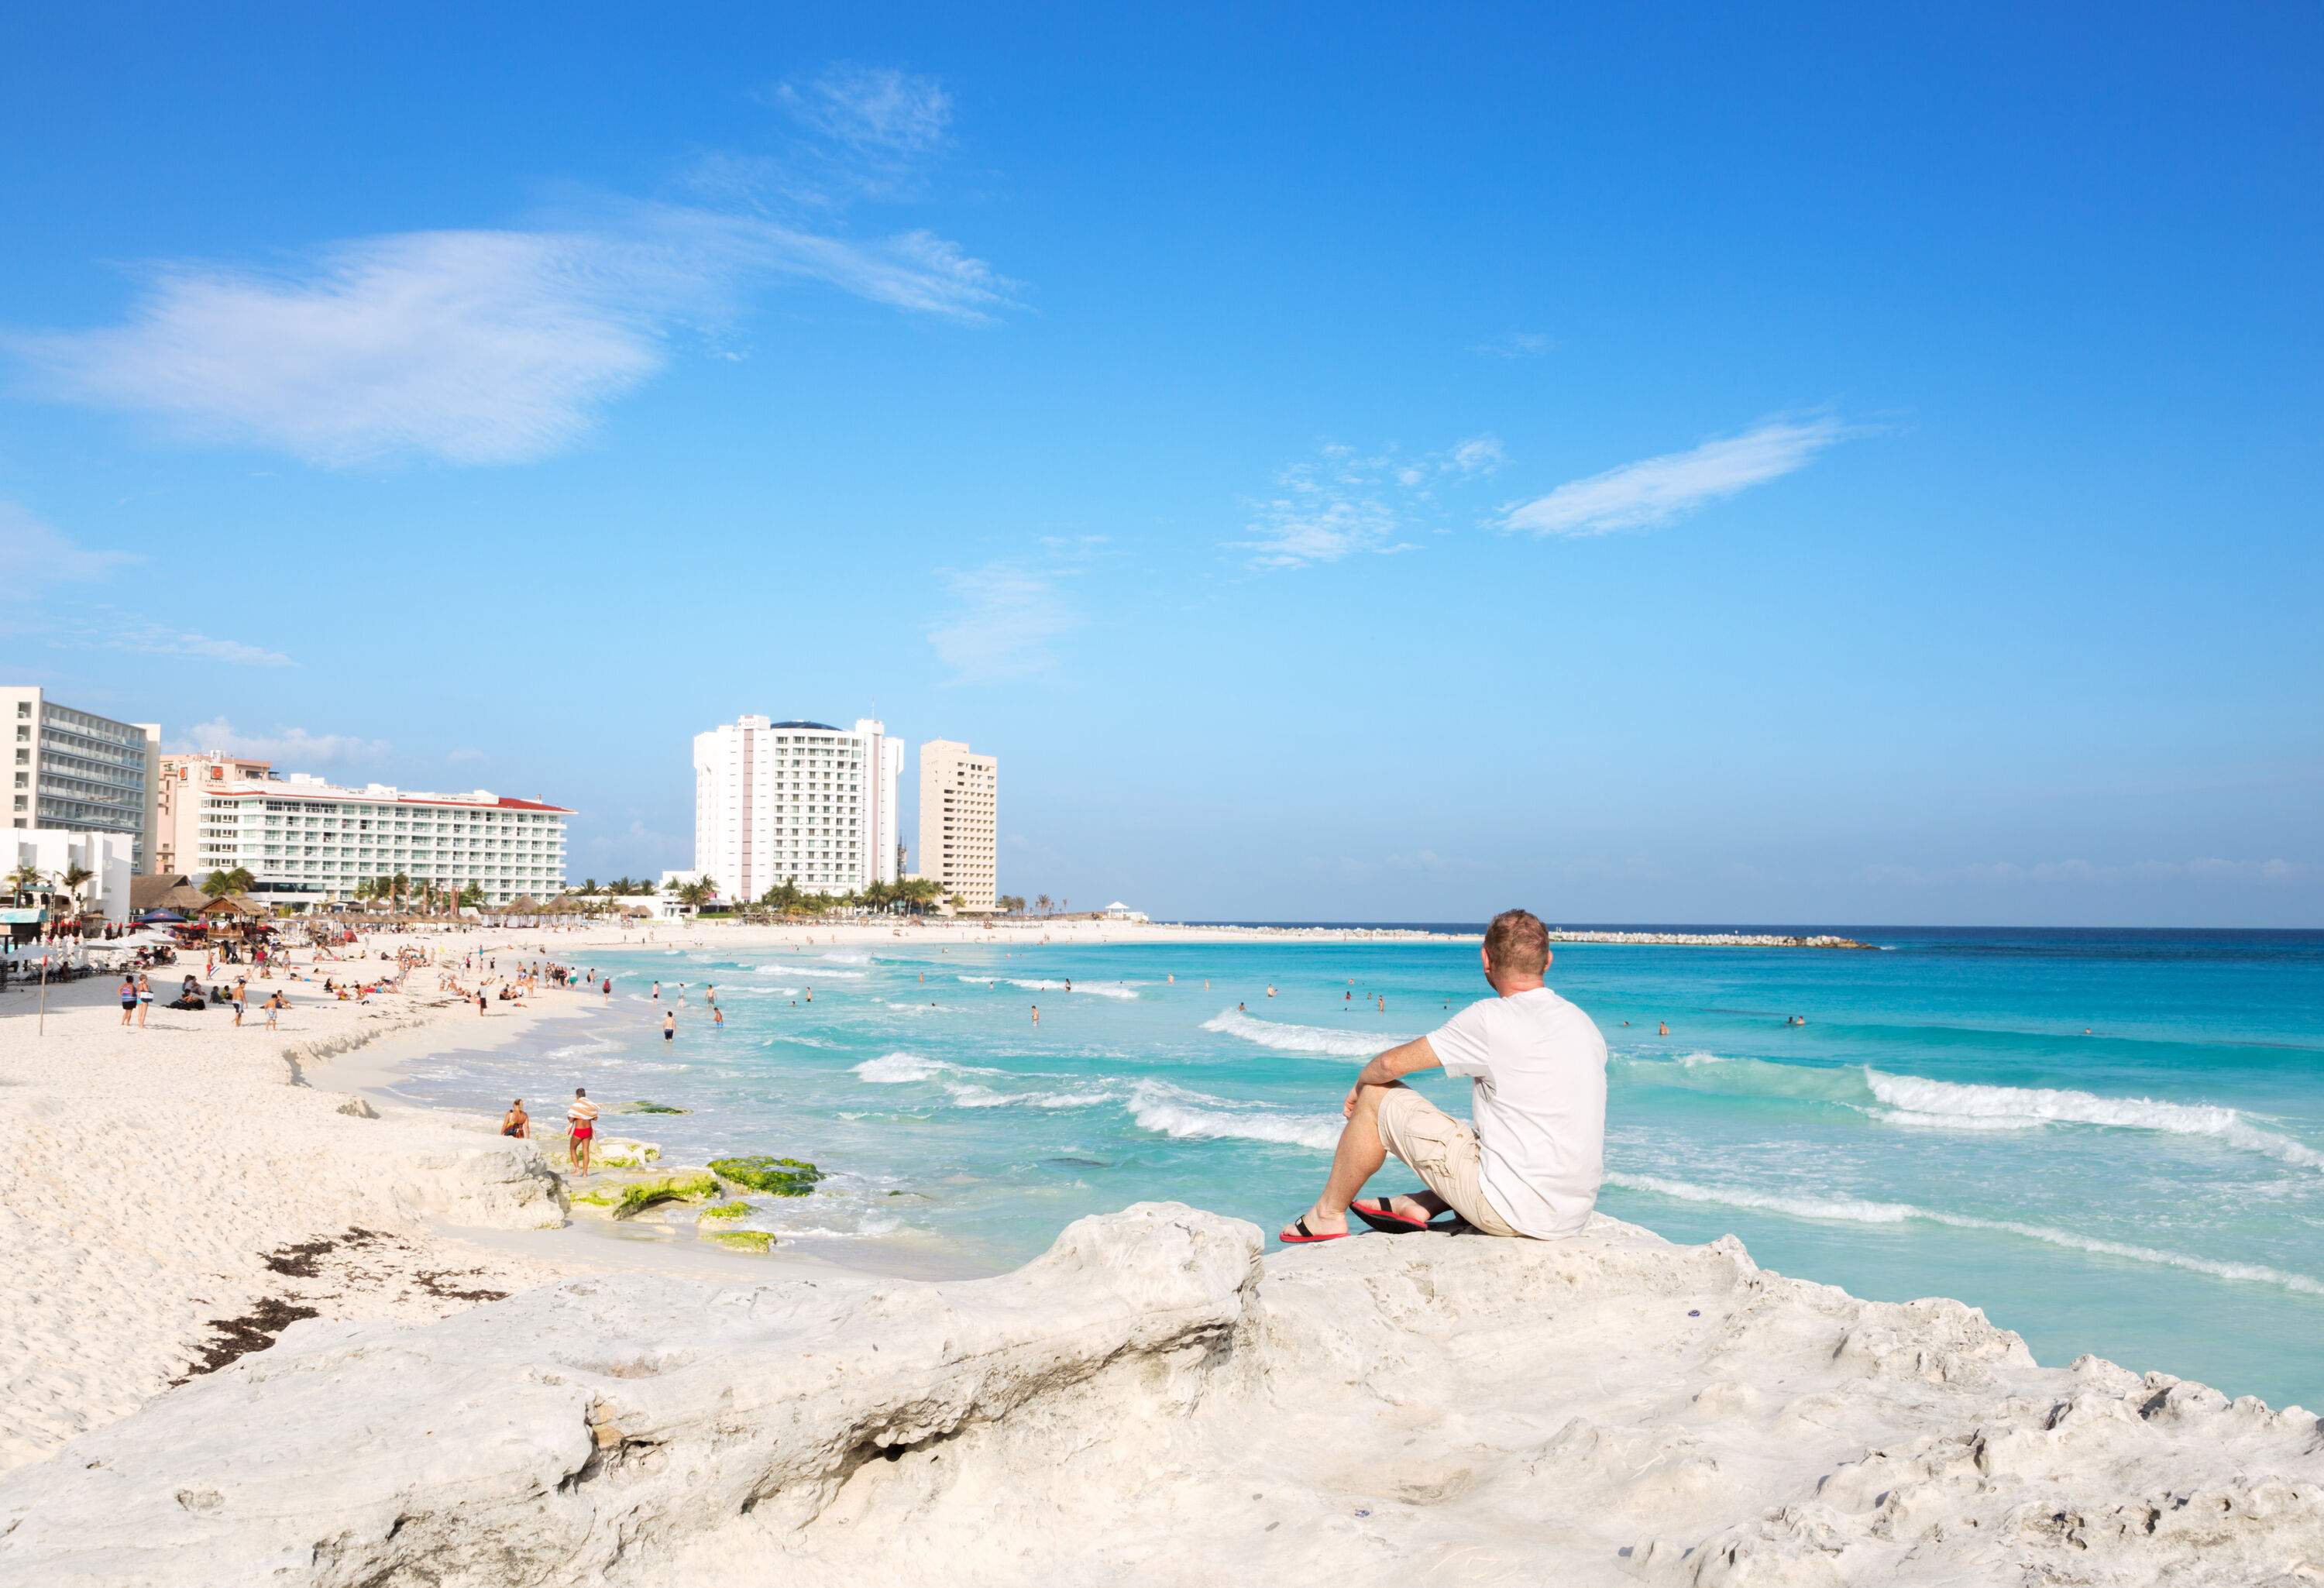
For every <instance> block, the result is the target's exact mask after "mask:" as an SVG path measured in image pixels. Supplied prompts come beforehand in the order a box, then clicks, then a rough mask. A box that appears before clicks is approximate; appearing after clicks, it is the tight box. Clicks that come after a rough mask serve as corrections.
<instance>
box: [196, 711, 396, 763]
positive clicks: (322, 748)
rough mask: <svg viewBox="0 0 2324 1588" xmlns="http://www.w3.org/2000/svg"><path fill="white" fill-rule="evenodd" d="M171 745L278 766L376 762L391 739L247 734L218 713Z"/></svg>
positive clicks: (301, 732) (299, 731)
mask: <svg viewBox="0 0 2324 1588" xmlns="http://www.w3.org/2000/svg"><path fill="white" fill-rule="evenodd" d="M170 748H171V750H172V751H175V752H180V753H182V754H188V755H199V754H205V753H212V752H215V753H219V754H226V755H249V756H254V757H256V758H257V759H259V760H261V761H271V762H275V763H277V765H278V766H280V765H281V764H282V763H285V762H305V763H307V764H309V765H319V764H322V763H325V762H359V761H376V760H378V759H379V758H380V757H381V756H383V755H385V754H386V753H387V741H386V740H384V739H362V738H357V737H355V735H353V734H310V733H309V732H308V731H307V730H306V729H304V728H288V727H277V728H276V729H275V730H274V731H273V732H272V734H244V733H241V732H238V731H236V729H235V725H233V724H232V723H230V722H228V721H227V720H226V718H225V717H223V716H217V717H212V718H211V719H210V720H209V721H208V722H206V723H196V724H195V725H193V726H192V727H190V728H188V729H187V730H186V731H185V732H184V733H182V734H179V735H178V736H177V737H176V738H174V739H172V740H171V742H170ZM287 770H293V771H295V770H296V768H295V767H293V768H289V769H287Z"/></svg>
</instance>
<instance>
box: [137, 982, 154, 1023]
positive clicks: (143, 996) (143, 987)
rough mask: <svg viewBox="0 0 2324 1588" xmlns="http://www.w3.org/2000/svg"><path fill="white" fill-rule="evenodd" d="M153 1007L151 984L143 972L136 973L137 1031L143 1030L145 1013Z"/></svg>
mask: <svg viewBox="0 0 2324 1588" xmlns="http://www.w3.org/2000/svg"><path fill="white" fill-rule="evenodd" d="M152 1007H153V982H152V977H150V976H148V975H146V974H145V973H144V972H143V971H139V972H138V973H137V1029H139V1030H141V1031H142V1030H143V1029H145V1011H147V1010H149V1009H151V1008H152Z"/></svg>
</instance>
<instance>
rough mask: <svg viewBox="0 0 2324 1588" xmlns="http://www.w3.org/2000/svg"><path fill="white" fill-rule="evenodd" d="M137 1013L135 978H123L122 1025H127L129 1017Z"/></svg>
mask: <svg viewBox="0 0 2324 1588" xmlns="http://www.w3.org/2000/svg"><path fill="white" fill-rule="evenodd" d="M136 1012H137V983H136V981H135V979H134V977H131V976H128V975H124V976H123V977H122V978H121V1023H122V1024H123V1025H124V1026H125V1025H127V1024H128V1023H129V1017H130V1016H132V1015H134V1014H135V1013H136Z"/></svg>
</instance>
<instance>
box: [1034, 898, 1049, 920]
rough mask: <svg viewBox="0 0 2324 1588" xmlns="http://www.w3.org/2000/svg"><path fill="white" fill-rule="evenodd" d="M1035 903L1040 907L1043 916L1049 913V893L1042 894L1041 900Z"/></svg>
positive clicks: (1038, 899)
mask: <svg viewBox="0 0 2324 1588" xmlns="http://www.w3.org/2000/svg"><path fill="white" fill-rule="evenodd" d="M1033 902H1034V903H1035V904H1036V905H1037V906H1038V907H1039V909H1040V911H1041V913H1042V914H1043V915H1047V914H1048V913H1049V896H1048V895H1047V893H1044V894H1042V895H1041V896H1040V897H1039V898H1037V899H1036V900H1033Z"/></svg>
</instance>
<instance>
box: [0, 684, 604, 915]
mask: <svg viewBox="0 0 2324 1588" xmlns="http://www.w3.org/2000/svg"><path fill="white" fill-rule="evenodd" d="M0 734H5V742H6V743H7V745H8V749H9V752H10V754H9V768H8V770H9V774H10V776H9V781H10V790H9V793H10V799H9V826H8V829H7V837H8V839H9V840H11V841H12V842H11V843H10V844H8V845H0V857H5V858H8V859H9V860H10V862H11V867H12V868H21V869H24V870H29V871H31V872H36V873H38V874H40V875H41V876H42V877H43V878H47V879H53V880H55V881H56V882H61V879H62V878H63V877H64V876H65V875H66V874H67V873H68V872H86V873H88V882H85V883H83V884H82V885H81V886H80V887H79V888H78V889H65V888H62V887H60V886H51V887H50V888H48V889H46V890H45V891H46V892H48V893H49V894H51V896H53V895H55V894H57V893H60V892H63V893H69V894H71V895H72V896H74V897H77V898H78V899H79V900H81V901H82V903H83V904H85V905H93V906H94V907H95V908H96V909H97V912H98V913H101V914H103V915H105V916H106V918H107V919H115V920H118V919H124V918H125V916H126V915H127V913H128V898H129V893H130V888H129V886H128V884H129V881H130V880H131V879H132V878H134V877H139V876H185V877H189V878H191V879H193V880H194V881H196V882H199V881H200V880H202V879H203V878H206V877H208V876H209V875H211V874H212V873H214V872H219V873H228V874H231V873H232V872H237V871H241V872H248V873H249V875H250V878H251V880H252V886H251V888H250V890H249V896H250V897H251V899H252V900H254V901H255V902H257V903H260V904H265V905H281V906H285V907H288V908H290V909H318V908H328V907H332V906H337V905H341V904H345V903H347V902H349V901H351V900H355V898H357V897H358V896H359V895H362V894H364V893H367V892H368V891H369V888H368V886H367V884H372V883H374V882H377V881H378V880H379V879H381V878H383V877H387V878H397V877H400V878H401V879H402V880H403V882H405V883H407V884H408V885H409V886H410V888H411V890H412V891H415V892H417V891H420V890H423V889H433V890H436V891H440V892H442V893H444V894H447V895H450V896H453V897H457V896H459V895H460V894H462V893H468V894H469V895H470V897H471V898H472V899H481V900H482V902H483V903H484V905H486V906H487V907H495V906H502V905H506V904H509V903H512V902H513V901H515V900H519V899H522V898H526V897H530V898H534V899H539V900H547V899H549V898H552V897H554V896H555V895H557V894H558V893H560V892H562V891H564V889H565V849H566V832H565V826H566V819H567V817H570V816H572V815H573V814H574V813H573V812H572V811H571V810H570V809H568V808H566V807H564V806H561V805H552V804H549V803H548V802H547V801H545V800H539V799H508V798H506V797H504V796H502V795H498V794H494V793H492V792H491V791H489V790H487V789H475V790H473V791H471V792H468V793H465V794H461V793H453V794H438V793H423V792H420V791H418V790H413V789H399V788H395V787H393V786H392V785H389V784H384V783H369V784H365V785H364V786H363V787H361V788H347V787H342V786H340V785H338V784H336V783H331V782H328V781H326V780H324V779H321V778H318V777H312V776H309V775H306V774H303V773H300V774H294V775H292V776H290V777H284V776H281V774H279V773H277V772H276V771H274V768H273V766H272V763H271V762H266V761H264V760H261V759H258V758H256V757H253V756H241V755H229V754H225V753H222V752H208V753H195V754H176V753H172V754H169V755H164V754H162V753H161V726H160V725H158V724H154V723H124V722H119V721H116V720H115V719H114V718H112V717H108V716H100V715H98V714H97V713H95V712H90V711H82V710H78V709H76V708H73V707H70V706H61V705H60V704H58V703H57V702H56V701H53V700H51V699H49V698H48V697H47V696H46V695H45V693H44V692H43V691H42V689H40V688H32V687H30V686H19V685H6V686H0ZM0 869H6V868H0ZM22 924H23V923H19V922H14V921H11V922H10V923H9V925H10V927H11V928H17V927H20V926H22Z"/></svg>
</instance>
